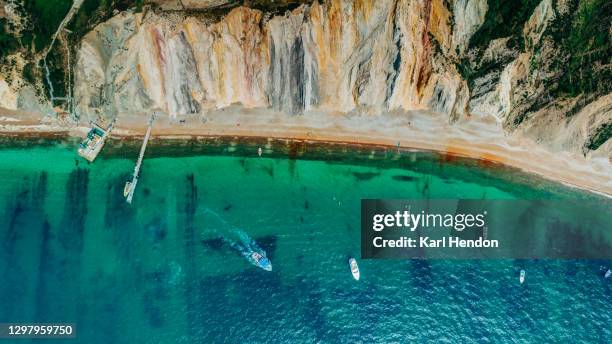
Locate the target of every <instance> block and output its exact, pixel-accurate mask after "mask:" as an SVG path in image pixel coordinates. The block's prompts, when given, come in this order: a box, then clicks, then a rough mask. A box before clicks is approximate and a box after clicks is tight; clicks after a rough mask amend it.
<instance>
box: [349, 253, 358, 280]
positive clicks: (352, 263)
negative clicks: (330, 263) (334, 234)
mask: <svg viewBox="0 0 612 344" xmlns="http://www.w3.org/2000/svg"><path fill="white" fill-rule="evenodd" d="M349 266H350V267H351V273H352V274H353V278H354V279H355V281H359V277H360V274H359V266H357V261H356V260H355V258H350V259H349Z"/></svg>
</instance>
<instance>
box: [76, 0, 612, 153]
mask: <svg viewBox="0 0 612 344" xmlns="http://www.w3.org/2000/svg"><path fill="white" fill-rule="evenodd" d="M213 2H214V3H217V2H215V1H213ZM213 2H210V3H213ZM556 6H557V7H559V8H555V5H553V2H552V1H551V0H542V2H541V3H540V4H539V5H538V6H536V7H535V9H534V10H533V11H532V12H531V14H530V15H529V16H528V17H526V18H525V21H524V23H523V24H522V25H523V26H522V29H521V30H519V31H518V33H517V35H518V36H519V37H518V39H517V37H516V36H507V37H500V38H495V39H491V40H490V41H489V42H488V43H487V45H485V46H484V47H483V48H480V49H481V50H478V48H474V47H473V46H472V42H471V41H472V38H473V37H474V35H475V34H476V33H477V32H478V30H479V29H480V28H481V27H482V26H483V25H484V23H485V21H486V18H487V13H488V11H489V10H490V9H489V5H488V3H487V1H486V0H456V1H450V2H449V1H444V0H380V1H369V0H354V1H353V0H333V1H327V2H325V3H323V4H321V3H319V2H316V1H315V2H314V3H312V4H309V5H301V6H299V7H297V8H295V9H294V10H292V11H287V12H286V13H285V14H281V15H276V16H272V15H270V14H266V13H263V12H262V11H260V10H256V9H251V8H247V7H237V8H234V9H232V10H231V11H229V13H227V15H225V16H224V17H222V18H220V19H219V20H217V21H216V22H211V21H210V19H203V18H200V17H198V16H195V15H193V16H189V15H187V14H180V13H179V14H177V13H176V12H172V13H171V14H170V13H167V12H163V11H161V12H160V11H157V12H148V13H147V14H146V15H144V17H143V15H142V14H132V13H127V12H126V13H121V14H119V15H117V16H115V17H113V18H112V19H110V20H109V21H107V22H105V23H103V24H101V25H99V26H97V27H96V28H95V30H93V31H92V32H90V33H89V34H87V35H86V36H85V38H84V39H83V41H82V44H81V48H80V50H79V54H78V62H77V65H76V69H75V88H74V94H75V97H76V107H75V110H76V113H77V115H78V116H80V117H86V118H91V119H93V118H96V117H98V116H106V117H114V116H116V115H117V114H122V115H139V114H147V113H150V112H151V111H152V110H154V109H161V110H162V111H164V112H166V113H168V114H169V115H170V116H172V117H179V116H182V115H185V114H193V113H204V112H206V111H207V110H209V109H215V108H222V107H226V106H229V105H231V104H236V103H239V104H241V105H243V106H244V107H247V108H271V109H273V110H275V111H280V112H283V113H285V114H287V115H297V114H304V113H306V114H307V113H308V111H311V110H316V111H329V112H341V113H349V112H360V113H369V114H372V115H377V114H381V113H386V112H390V111H405V110H413V109H431V110H434V111H438V112H442V113H444V114H446V115H447V117H448V120H449V121H450V122H457V121H459V122H460V121H462V120H469V118H470V116H487V115H494V116H495V117H497V118H498V121H499V123H500V125H502V126H503V127H504V128H505V129H506V130H508V131H510V132H517V133H522V134H524V135H528V136H534V135H540V136H538V137H536V139H537V140H538V141H541V142H543V143H545V144H550V145H554V146H555V148H559V149H561V148H562V149H568V150H573V151H577V152H578V151H581V152H583V153H585V151H584V147H586V146H588V144H587V143H588V142H587V141H589V140H590V138H591V139H592V138H593V137H594V135H596V132H595V131H597V130H598V129H597V128H602V126H603V127H605V125H606V123H608V122H612V115H611V114H610V113H609V111H607V110H605V109H606V105H607V104H608V103H606V102H609V98H605V97H601V96H597V97H591V98H588V102H592V101H595V100H597V101H598V102H603V103H604V105H601V106H599V107H595V108H597V109H599V110H593V109H594V108H589V109H590V110H588V111H587V109H586V108H585V109H584V110H583V112H584V111H587V112H584V113H589V114H590V115H588V116H587V115H580V116H577V117H576V118H574V119H572V120H571V121H568V120H564V119H563V118H561V117H563V113H565V112H563V111H565V110H563V111H560V112H559V111H557V112H558V113H557V114H554V113H553V112H554V111H552V110H551V109H553V108H555V109H556V108H558V107H559V106H560V104H566V105H567V104H570V105H571V104H572V99H569V100H568V99H559V100H558V101H554V102H553V101H552V100H551V99H549V98H550V85H551V80H557V79H559V76H560V75H561V73H562V72H563V71H562V70H560V69H559V66H558V65H559V63H558V61H559V56H562V52H561V51H560V49H559V47H558V44H557V42H555V41H554V40H553V38H552V35H550V34H546V32H547V30H549V26H550V25H551V23H552V22H553V21H554V20H555V19H556V18H557V17H558V16H560V15H567V12H568V10H567V8H566V7H568V6H569V5H567V4H565V3H563V2H559V3H557V5H556ZM564 13H565V14H564ZM517 41H520V42H522V43H521V45H519V44H517V43H516V42H517ZM553 61H556V62H555V63H553ZM466 66H467V67H466ZM460 68H464V69H465V68H468V69H470V70H472V71H477V72H475V73H472V74H470V75H471V76H469V77H468V76H466V72H465V70H464V71H461V70H460ZM584 99H586V98H583V100H582V102H583V103H584V102H585V101H584ZM553 104H556V106H557V107H553ZM570 105H567V106H570ZM564 106H565V105H564ZM570 107H571V106H570ZM583 107H584V106H581V107H580V108H583ZM564 109H566V108H564ZM602 109H603V110H602ZM568 111H569V110H568ZM578 112H580V111H578ZM580 113H582V112H580ZM587 117H588V118H590V119H588V120H587V119H585V118H587ZM557 120H558V125H556V126H554V128H557V129H555V130H556V131H555V132H553V133H550V134H548V133H546V134H545V132H546V130H545V127H548V128H551V126H550V124H549V123H548V122H550V121H557ZM585 121H587V122H589V123H591V124H589V125H586V124H584V123H585ZM571 126H576V127H571ZM570 127H571V128H570ZM577 127H580V128H582V129H580V130H578V129H577ZM555 133H556V134H558V135H566V134H567V135H569V136H571V137H572V138H571V139H567V140H566V139H556V138H554V136H555V135H556V134H555ZM569 136H568V137H569Z"/></svg>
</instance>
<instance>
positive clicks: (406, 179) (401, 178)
mask: <svg viewBox="0 0 612 344" xmlns="http://www.w3.org/2000/svg"><path fill="white" fill-rule="evenodd" d="M391 178H393V180H397V181H399V182H413V181H415V180H416V178H415V177H413V176H393V177H391Z"/></svg>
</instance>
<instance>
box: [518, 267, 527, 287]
mask: <svg viewBox="0 0 612 344" xmlns="http://www.w3.org/2000/svg"><path fill="white" fill-rule="evenodd" d="M525 274H526V273H525V270H522V269H521V275H520V276H519V282H521V284H523V282H525Z"/></svg>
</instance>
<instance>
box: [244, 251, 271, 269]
mask: <svg viewBox="0 0 612 344" xmlns="http://www.w3.org/2000/svg"><path fill="white" fill-rule="evenodd" d="M248 258H249V260H250V261H251V263H253V264H255V266H257V267H260V268H262V269H264V270H266V271H272V262H270V259H268V258H267V257H266V256H265V255H262V254H260V253H259V252H255V251H253V252H251V254H250V256H249V257H248Z"/></svg>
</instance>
